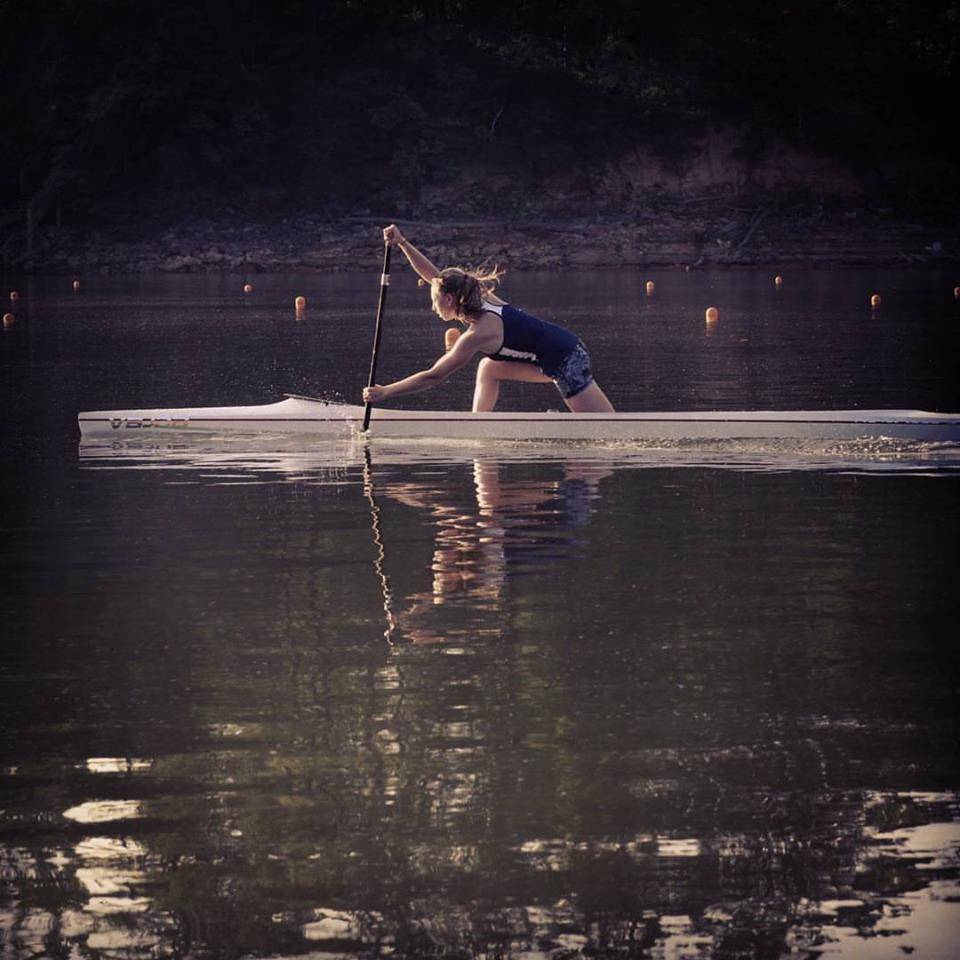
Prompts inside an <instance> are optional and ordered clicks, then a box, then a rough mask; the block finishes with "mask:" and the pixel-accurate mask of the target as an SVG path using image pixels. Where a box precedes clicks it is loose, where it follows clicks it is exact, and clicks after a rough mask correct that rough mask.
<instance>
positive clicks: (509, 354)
mask: <svg viewBox="0 0 960 960" xmlns="http://www.w3.org/2000/svg"><path fill="white" fill-rule="evenodd" d="M383 239H384V240H385V241H386V242H387V243H390V244H393V245H395V246H398V247H399V248H400V249H401V250H402V251H403V253H404V255H405V256H406V258H407V260H408V261H409V262H410V266H411V267H413V269H414V270H415V271H416V272H417V273H418V274H420V276H421V277H422V278H423V279H424V280H425V281H426V282H427V283H429V284H430V299H431V301H432V304H433V310H434V313H436V314H437V316H438V317H440V319H441V320H443V321H444V322H445V323H451V322H452V321H454V320H457V321H459V322H460V323H462V324H464V326H465V327H466V332H465V333H464V334H463V335H462V336H461V337H459V339H458V340H457V341H456V343H454V345H453V347H452V348H451V349H450V350H449V351H448V352H447V353H445V354H444V355H443V356H442V357H440V359H439V360H437V362H436V363H434V365H433V366H432V367H430V368H429V369H428V370H421V371H420V372H419V373H414V374H411V375H410V376H409V377H404V379H403V380H397V381H395V382H394V383H388V384H385V385H384V386H380V385H379V384H377V385H375V386H372V387H367V388H366V389H365V390H364V391H363V399H364V400H365V401H366V402H368V403H381V402H383V401H384V400H392V399H393V398H394V397H402V396H404V395H406V394H408V393H419V392H420V391H422V390H429V389H431V388H432V387H436V386H438V385H439V384H441V383H443V382H444V380H446V379H447V378H448V377H449V376H450V375H451V374H452V373H455V372H456V371H457V370H459V369H460V368H461V367H463V366H465V365H466V364H467V363H469V362H470V361H471V360H472V359H473V357H474V356H475V355H476V354H478V353H479V354H482V355H483V359H481V361H480V365H479V366H478V367H477V384H476V388H475V389H474V393H473V410H474V413H480V412H483V411H487V410H492V409H493V408H494V406H495V405H496V403H497V396H498V394H499V393H500V383H501V381H503V380H522V381H524V382H525V383H551V382H552V383H555V384H556V385H557V389H558V390H559V391H560V394H561V396H562V397H563V399H564V401H565V402H566V404H567V406H568V407H569V408H570V409H571V410H573V411H575V412H577V413H590V412H593V413H603V412H607V411H611V410H613V406H612V405H611V404H610V401H609V400H608V399H607V397H606V395H605V394H604V392H603V391H602V390H601V389H600V387H599V386H598V385H597V383H596V381H595V380H594V379H593V374H592V373H591V371H590V355H589V354H588V353H587V349H586V347H585V346H584V345H583V343H582V342H581V341H580V339H579V338H578V337H576V336H575V335H574V334H572V333H571V332H570V331H569V330H566V329H565V328H564V327H561V326H558V325H557V324H555V323H548V322H547V321H545V320H539V319H537V317H533V316H531V315H530V314H528V313H524V312H523V311H522V310H519V309H517V307H514V306H511V305H510V304H508V303H506V302H505V301H503V300H501V299H500V298H499V297H498V296H497V295H496V294H495V293H494V292H493V290H494V287H495V286H496V283H497V281H498V279H499V277H500V275H499V273H497V272H496V271H494V272H492V273H478V272H475V271H470V270H463V269H461V268H460V267H448V268H447V269H446V270H438V269H437V268H436V267H435V266H434V265H433V264H432V263H431V262H430V261H429V260H428V259H427V257H425V256H424V255H423V254H422V253H421V252H420V251H419V250H417V248H416V247H414V246H413V245H412V244H411V243H409V242H408V241H407V239H406V238H405V237H404V236H403V234H402V233H401V232H400V228H399V227H397V226H396V225H391V226H389V227H387V228H386V229H385V230H384V231H383Z"/></svg>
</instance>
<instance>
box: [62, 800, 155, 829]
mask: <svg viewBox="0 0 960 960" xmlns="http://www.w3.org/2000/svg"><path fill="white" fill-rule="evenodd" d="M63 815H64V817H65V818H66V819H67V820H75V821H76V822H77V823H108V822H110V821H111V820H135V819H136V818H138V817H140V816H142V815H143V814H142V812H141V807H140V802H139V801H138V800H88V801H87V802H86V803H81V804H80V805H79V806H76V807H70V809H69V810H64V811H63Z"/></svg>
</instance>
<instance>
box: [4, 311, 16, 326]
mask: <svg viewBox="0 0 960 960" xmlns="http://www.w3.org/2000/svg"><path fill="white" fill-rule="evenodd" d="M15 319H16V318H15V317H14V315H13V314H12V313H5V314H4V315H3V329H4V330H9V329H10V328H11V327H12V326H13V322H14V320H15Z"/></svg>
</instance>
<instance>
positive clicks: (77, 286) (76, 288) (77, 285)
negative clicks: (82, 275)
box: [73, 278, 80, 293]
mask: <svg viewBox="0 0 960 960" xmlns="http://www.w3.org/2000/svg"><path fill="white" fill-rule="evenodd" d="M73 292H74V293H79V292H80V281H79V280H77V279H76V278H74V281H73Z"/></svg>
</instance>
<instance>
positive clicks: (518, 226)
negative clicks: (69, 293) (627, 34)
mask: <svg viewBox="0 0 960 960" xmlns="http://www.w3.org/2000/svg"><path fill="white" fill-rule="evenodd" d="M364 214H365V215H363V216H351V217H344V218H339V219H327V218H325V217H323V216H319V215H308V214H305V215H297V216H278V217H276V218H269V217H259V218H257V219H245V218H243V217H242V216H240V215H238V214H236V213H234V214H224V215H223V216H222V217H211V216H205V217H189V218H186V219H184V220H182V221H179V222H177V223H175V224H170V223H169V222H167V223H165V224H163V225H162V226H161V225H153V224H151V223H149V222H147V223H143V222H140V223H136V224H130V223H124V224H122V225H114V226H110V225H104V226H101V227H99V228H98V229H92V230H81V229H77V228H73V227H60V228H57V227H46V228H43V229H40V230H37V231H35V233H34V237H33V243H32V249H31V250H30V251H29V252H27V251H26V250H25V243H24V238H23V237H22V236H20V237H18V238H14V237H12V236H11V235H8V237H7V238H6V240H5V242H4V244H3V247H2V254H3V266H4V269H5V272H8V273H80V274H82V273H87V274H89V273H101V274H136V273H218V272H225V273H235V274H244V275H247V274H256V273H275V272H287V271H290V272H293V271H297V272H302V271H308V272H309V271H342V270H349V269H355V268H359V267H366V266H369V264H370V263H371V260H372V259H374V260H375V259H376V253H375V251H376V249H377V247H378V245H379V238H380V227H381V226H383V225H385V224H387V223H389V222H391V221H393V220H397V222H399V223H401V224H402V226H403V229H404V231H405V232H406V233H407V235H408V236H409V237H410V238H411V240H413V241H414V242H416V243H417V244H419V245H422V247H423V248H424V249H425V250H426V251H428V252H429V254H430V256H431V257H432V258H433V259H434V260H435V261H436V262H438V263H444V264H452V263H458V264H479V263H494V262H496V263H500V264H503V265H508V266H509V267H510V268H511V269H515V270H516V269H536V268H540V269H554V270H564V269H578V268H580V269H586V268H603V269H624V268H625V269H631V268H634V267H656V266H660V267H663V266H689V267H716V266H751V265H769V266H776V265H806V266H838V267H839V266H855V265H859V266H863V265H899V266H903V265H906V264H936V263H956V262H958V261H960V228H958V227H956V226H951V225H949V224H947V225H945V224H943V223H930V222H923V221H922V220H920V219H919V218H916V217H914V218H911V219H905V218H904V217H902V216H898V215H897V214H895V213H894V212H893V211H892V210H890V209H886V208H871V207H865V206H835V207H832V208H828V207H826V206H823V205H804V206H797V207H785V206H783V205H781V204H777V203H775V202H772V201H769V200H765V199H763V198H761V199H760V200H757V201H754V202H750V203H744V202H742V201H741V202H735V201H734V202H730V201H722V200H717V199H715V198H694V199H689V198H688V199H663V200H662V201H660V202H659V203H657V204H650V205H648V206H646V207H644V208H641V209H635V210H631V211H630V212H629V213H625V214H624V215H621V216H616V215H612V216H611V215H609V214H608V215H604V216H599V217H576V216H573V217H568V218H563V219H555V220H554V219H551V220H544V219H537V220H533V219H517V220H512V219H510V218H509V217H502V218H497V219H478V220H471V221H470V222H456V223H454V222H445V221H443V220H440V219H411V218H404V217H400V216H398V215H397V214H396V212H391V211H387V210H385V211H383V213H382V215H381V216H375V215H373V213H372V212H370V213H369V214H368V213H367V212H366V211H364Z"/></svg>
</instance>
